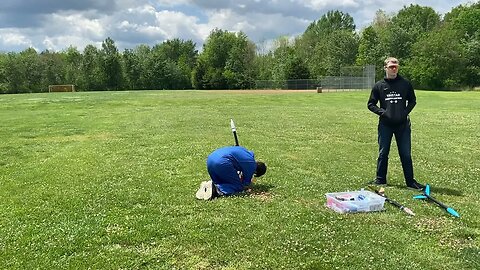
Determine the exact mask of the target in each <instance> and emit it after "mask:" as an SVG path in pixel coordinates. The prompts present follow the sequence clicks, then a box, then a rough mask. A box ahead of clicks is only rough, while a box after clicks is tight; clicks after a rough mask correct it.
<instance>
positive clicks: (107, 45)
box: [100, 37, 122, 90]
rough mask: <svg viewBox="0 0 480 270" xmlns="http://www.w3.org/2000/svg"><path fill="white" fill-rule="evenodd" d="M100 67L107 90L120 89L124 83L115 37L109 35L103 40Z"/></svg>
mask: <svg viewBox="0 0 480 270" xmlns="http://www.w3.org/2000/svg"><path fill="white" fill-rule="evenodd" d="M100 57H101V62H100V67H101V70H102V75H103V76H102V78H101V79H102V82H103V84H104V85H105V87H106V88H107V90H119V89H120V86H121V85H122V66H121V64H120V54H119V53H118V49H117V46H116V45H115V42H114V41H113V39H111V38H110V37H108V38H107V39H105V41H103V42H102V50H101V51H100Z"/></svg>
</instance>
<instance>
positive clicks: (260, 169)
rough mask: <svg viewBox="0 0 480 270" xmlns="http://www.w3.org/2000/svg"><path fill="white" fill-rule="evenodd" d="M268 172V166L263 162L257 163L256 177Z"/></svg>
mask: <svg viewBox="0 0 480 270" xmlns="http://www.w3.org/2000/svg"><path fill="white" fill-rule="evenodd" d="M266 172H267V165H265V163H263V162H261V161H257V168H256V169H255V177H260V176H262V175H264V174H265V173H266Z"/></svg>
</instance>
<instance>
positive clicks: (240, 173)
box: [237, 171, 243, 182]
mask: <svg viewBox="0 0 480 270" xmlns="http://www.w3.org/2000/svg"><path fill="white" fill-rule="evenodd" d="M237 174H238V178H240V181H242V182H243V172H242V171H237Z"/></svg>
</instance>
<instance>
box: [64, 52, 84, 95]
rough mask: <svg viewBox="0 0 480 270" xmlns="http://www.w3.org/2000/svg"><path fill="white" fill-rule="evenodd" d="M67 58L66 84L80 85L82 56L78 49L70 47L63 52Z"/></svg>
mask: <svg viewBox="0 0 480 270" xmlns="http://www.w3.org/2000/svg"><path fill="white" fill-rule="evenodd" d="M63 56H64V58H65V60H64V62H65V81H64V83H65V84H74V85H77V86H78V84H79V81H80V74H81V64H82V54H81V53H80V51H78V49H77V48H76V47H73V46H69V47H68V48H67V49H66V50H65V51H63Z"/></svg>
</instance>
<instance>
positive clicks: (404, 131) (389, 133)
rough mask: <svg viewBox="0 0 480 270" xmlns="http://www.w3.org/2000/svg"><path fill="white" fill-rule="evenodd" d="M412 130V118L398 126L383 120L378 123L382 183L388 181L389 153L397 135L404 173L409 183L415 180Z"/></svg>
mask: <svg viewBox="0 0 480 270" xmlns="http://www.w3.org/2000/svg"><path fill="white" fill-rule="evenodd" d="M411 134H412V130H411V124H410V120H407V122H405V123H404V124H401V125H398V126H389V125H386V124H384V123H382V122H379V124H378V146H379V154H378V159H377V181H378V182H381V183H386V182H387V169H388V154H389V153H390V145H391V142H392V137H393V135H395V141H396V142H397V148H398V154H399V155H400V161H401V162H402V168H403V175H404V177H405V182H406V184H407V186H408V185H410V184H412V183H413V182H414V181H415V180H414V178H413V163H412V150H411V148H412V137H411Z"/></svg>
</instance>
